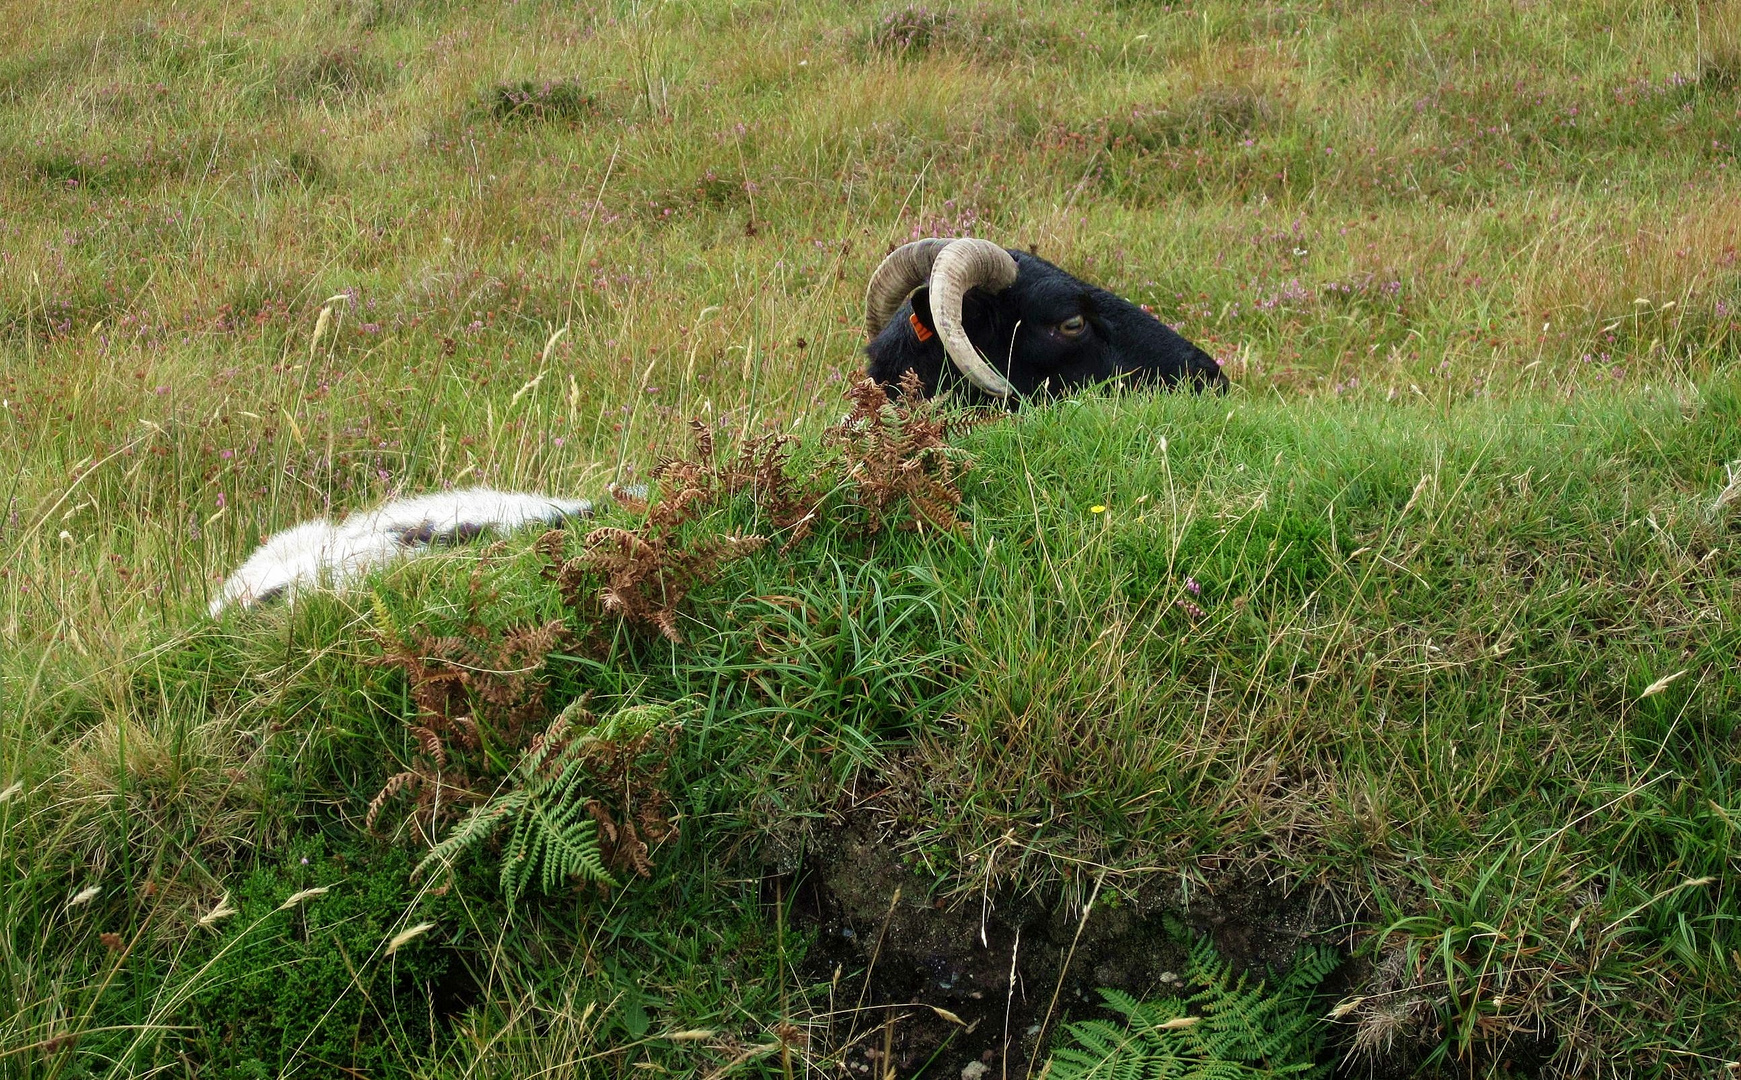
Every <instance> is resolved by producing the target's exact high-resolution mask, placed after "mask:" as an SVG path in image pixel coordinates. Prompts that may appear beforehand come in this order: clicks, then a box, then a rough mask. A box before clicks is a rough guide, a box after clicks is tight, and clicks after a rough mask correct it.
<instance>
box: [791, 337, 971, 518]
mask: <svg viewBox="0 0 1741 1080" xmlns="http://www.w3.org/2000/svg"><path fill="white" fill-rule="evenodd" d="M846 396H847V399H848V400H849V401H851V402H852V405H853V408H852V412H851V413H849V414H848V415H847V417H846V418H845V419H844V420H842V421H841V422H840V423H839V424H837V425H835V426H834V427H832V428H829V429H828V431H827V432H826V433H825V434H824V435H823V440H824V442H825V443H827V444H828V445H831V446H834V447H837V448H838V449H839V451H840V453H841V456H842V458H843V459H844V462H845V465H846V476H845V480H846V486H847V491H848V502H849V503H850V504H851V505H853V506H856V507H857V508H858V509H859V510H860V511H861V512H862V514H863V517H862V519H861V521H860V523H859V527H860V529H861V530H862V531H863V532H864V533H866V534H867V535H869V534H872V533H876V532H878V531H880V530H881V529H882V528H883V527H884V526H885V525H886V524H888V523H889V521H890V519H892V518H895V517H896V515H897V513H898V511H899V510H900V508H901V507H903V506H905V507H906V508H907V509H908V510H909V512H910V514H911V517H909V518H906V519H904V520H899V521H898V527H899V528H903V529H917V528H923V527H925V526H929V527H931V528H934V529H937V530H939V531H942V532H953V531H956V530H957V529H958V528H959V527H960V524H961V520H960V515H959V513H958V508H959V507H960V505H961V489H960V487H959V486H958V480H959V477H960V475H961V473H963V472H965V471H966V469H967V468H968V467H969V462H968V459H967V457H966V455H965V454H964V453H963V452H962V451H961V450H959V449H957V448H956V447H953V446H950V445H949V438H950V437H951V436H952V435H955V434H957V433H959V432H961V431H963V430H966V429H968V428H971V427H975V426H978V425H979V424H984V423H989V422H990V421H992V420H994V419H996V418H997V416H998V415H999V414H996V413H989V412H988V413H984V414H971V415H966V414H954V415H950V414H948V413H945V412H944V411H943V408H942V406H940V405H939V404H938V403H937V402H936V401H935V400H933V399H929V398H926V397H925V396H924V388H923V386H922V385H920V383H919V377H918V376H917V375H915V374H914V373H912V372H910V371H909V372H907V373H906V374H904V375H902V376H901V396H900V397H899V398H897V399H895V400H892V401H891V400H890V398H889V395H888V392H887V391H886V390H885V389H884V388H883V387H882V386H881V385H879V384H878V383H877V382H876V381H875V380H872V379H866V380H864V381H863V382H861V383H859V384H858V385H856V386H854V387H853V388H852V389H851V390H849V391H847V395H846Z"/></svg>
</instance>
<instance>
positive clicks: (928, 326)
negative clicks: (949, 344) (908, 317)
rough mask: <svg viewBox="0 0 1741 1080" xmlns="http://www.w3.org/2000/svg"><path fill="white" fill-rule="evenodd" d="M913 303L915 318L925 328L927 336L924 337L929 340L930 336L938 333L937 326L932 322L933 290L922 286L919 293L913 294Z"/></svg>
mask: <svg viewBox="0 0 1741 1080" xmlns="http://www.w3.org/2000/svg"><path fill="white" fill-rule="evenodd" d="M912 301H913V318H915V319H918V320H919V325H921V326H923V327H924V328H925V335H924V336H925V337H927V338H929V337H930V335H932V334H935V333H936V332H937V324H936V323H934V322H932V321H931V288H930V286H920V287H919V289H918V291H917V292H915V293H913V296H912Z"/></svg>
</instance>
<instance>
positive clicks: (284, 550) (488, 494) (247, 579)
mask: <svg viewBox="0 0 1741 1080" xmlns="http://www.w3.org/2000/svg"><path fill="white" fill-rule="evenodd" d="M591 513H592V503H590V502H588V501H587V500H585V499H557V498H553V497H551V496H549V495H539V494H535V493H532V492H526V491H496V490H495V489H493V488H464V489H461V490H459V491H446V492H442V493H440V494H436V495H418V496H416V497H414V498H409V499H397V500H395V501H393V502H390V503H386V504H385V505H382V506H378V507H375V508H374V509H372V510H359V511H357V512H356V513H354V514H352V515H351V516H349V517H347V518H345V519H344V520H343V521H341V522H339V523H338V524H336V525H335V524H333V523H332V522H330V521H328V520H327V519H325V518H319V519H316V520H314V521H305V522H303V523H302V524H300V525H295V526H292V527H291V528H288V529H285V530H284V531H283V532H280V533H276V534H274V535H273V536H272V538H271V539H269V540H267V541H266V542H265V543H264V544H261V545H260V548H259V550H258V551H255V552H254V554H253V555H250V556H249V557H248V561H247V562H245V563H243V564H242V565H241V566H239V567H237V569H236V572H235V573H233V574H231V575H230V576H229V578H228V579H227V580H226V581H225V582H224V585H223V588H221V589H219V590H218V595H217V596H215V597H213V598H212V602H211V613H212V615H213V616H214V617H215V616H216V615H217V614H218V613H219V612H221V611H223V610H224V609H225V608H226V607H229V606H230V605H232V604H234V605H237V606H239V607H248V606H250V605H252V604H256V603H260V602H262V601H270V600H275V599H279V598H282V599H284V600H285V601H287V602H288V601H289V600H291V599H293V598H294V597H295V595H296V594H297V593H298V592H301V591H303V590H305V589H309V588H314V587H316V586H321V585H325V586H327V587H330V588H335V589H337V588H343V587H344V586H345V585H347V584H349V583H350V582H352V581H354V580H355V579H357V578H359V577H361V576H362V575H364V574H366V573H367V572H368V571H370V570H373V569H375V568H376V567H379V566H383V565H385V564H387V563H389V562H391V561H393V560H395V559H400V558H405V557H408V556H414V555H418V554H421V553H423V552H426V551H428V550H429V549H430V546H431V545H432V544H435V543H448V542H454V541H459V540H467V539H470V538H471V537H473V536H477V535H479V534H481V533H485V532H490V533H505V532H508V531H509V530H512V529H515V528H518V527H520V526H522V525H530V524H533V523H544V524H555V523H558V522H561V521H562V520H564V519H566V518H574V517H587V516H589V515H591Z"/></svg>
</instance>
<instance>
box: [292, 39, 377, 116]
mask: <svg viewBox="0 0 1741 1080" xmlns="http://www.w3.org/2000/svg"><path fill="white" fill-rule="evenodd" d="M391 79H392V69H391V68H390V67H389V66H388V65H387V64H386V63H385V62H383V61H382V60H380V59H379V58H377V57H375V56H372V55H370V54H369V53H366V52H364V51H363V50H362V48H361V47H360V46H357V45H341V46H337V47H334V48H330V49H321V50H318V51H315V52H311V53H307V54H305V55H302V56H299V57H295V58H294V59H291V60H290V61H288V62H287V63H285V64H284V66H283V67H282V69H281V70H280V72H279V75H278V79H277V82H276V85H275V91H276V93H277V95H278V97H279V98H280V99H281V100H285V101H296V102H301V101H319V102H323V103H325V104H329V105H336V104H342V103H346V102H351V101H355V100H357V99H360V98H363V97H366V96H368V95H370V94H373V93H376V92H378V91H379V90H381V89H382V88H383V87H385V86H387V85H388V83H389V82H390V81H391Z"/></svg>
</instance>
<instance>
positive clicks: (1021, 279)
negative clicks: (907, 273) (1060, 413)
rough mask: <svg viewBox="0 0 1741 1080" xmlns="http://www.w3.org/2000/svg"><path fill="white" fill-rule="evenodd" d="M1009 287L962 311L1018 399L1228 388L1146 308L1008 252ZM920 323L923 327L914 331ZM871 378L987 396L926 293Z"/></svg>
mask: <svg viewBox="0 0 1741 1080" xmlns="http://www.w3.org/2000/svg"><path fill="white" fill-rule="evenodd" d="M1010 254H1011V255H1013V256H1015V260H1016V268H1017V270H1018V275H1017V277H1016V281H1015V284H1013V285H1011V286H1010V287H1009V288H1007V289H1005V290H1003V291H1002V292H1000V293H997V294H995V295H994V294H988V293H986V292H984V291H983V290H980V289H972V290H969V292H968V294H967V296H966V297H965V298H964V299H963V301H962V305H961V322H962V325H963V326H964V327H965V328H966V330H967V336H968V337H969V338H970V339H971V340H972V341H973V344H974V345H975V346H977V347H978V348H979V351H980V352H981V353H982V354H984V356H985V358H986V359H987V360H989V361H990V362H991V366H992V367H994V368H996V369H997V370H998V371H999V372H1000V373H1002V374H1003V376H1004V377H1005V378H1006V379H1008V380H1009V381H1010V384H1011V385H1012V386H1014V387H1015V388H1016V392H1017V393H1018V394H1021V395H1022V396H1024V397H1027V396H1031V395H1034V394H1044V393H1059V392H1064V391H1069V390H1071V389H1074V388H1077V387H1081V386H1087V385H1091V384H1095V383H1102V382H1112V383H1114V384H1115V385H1120V386H1132V387H1164V388H1169V389H1170V388H1173V387H1180V386H1184V387H1190V388H1193V389H1199V390H1201V389H1215V390H1224V389H1226V387H1227V377H1226V376H1225V375H1223V374H1222V373H1221V366H1220V365H1219V364H1217V363H1216V362H1215V358H1214V357H1212V356H1210V355H1209V354H1208V353H1206V352H1204V351H1203V350H1202V349H1199V348H1197V346H1195V345H1193V344H1191V343H1190V342H1189V341H1186V340H1185V339H1184V338H1182V337H1180V336H1179V335H1178V334H1176V333H1174V332H1173V331H1172V330H1171V329H1170V328H1169V327H1167V326H1166V325H1165V324H1163V323H1162V322H1161V321H1160V320H1159V319H1157V318H1155V317H1154V316H1153V315H1150V314H1149V313H1148V312H1146V311H1144V310H1143V309H1142V308H1139V307H1137V306H1136V305H1135V304H1133V303H1131V302H1130V301H1128V300H1126V299H1124V298H1123V297H1120V296H1116V295H1114V294H1112V293H1109V292H1107V291H1106V290H1105V289H1102V288H1098V287H1096V286H1094V285H1090V284H1088V283H1087V282H1085V281H1081V280H1079V279H1077V278H1075V277H1072V276H1071V275H1069V274H1067V273H1065V272H1064V271H1063V270H1060V269H1058V268H1057V267H1056V266H1053V265H1052V264H1051V263H1049V262H1047V261H1046V260H1044V259H1042V258H1040V257H1039V256H1037V255H1029V254H1027V253H1026V252H1021V251H1012V252H1010ZM915 318H916V319H917V321H918V323H919V325H920V326H921V327H922V328H923V330H917V329H915V328H914V326H913V320H914V319H915ZM865 351H866V352H867V353H869V355H870V363H869V366H868V371H869V374H870V376H871V378H873V379H876V380H877V381H878V382H880V383H882V384H884V385H885V386H892V385H894V384H895V383H896V382H898V381H899V379H900V377H901V374H902V373H903V372H905V371H907V370H908V369H911V370H913V371H915V372H917V373H918V375H919V378H920V380H921V381H923V382H924V384H925V390H926V392H927V393H930V394H935V393H937V392H938V390H939V389H945V390H951V389H952V390H956V391H957V392H961V393H964V394H966V395H968V396H972V397H979V398H983V397H985V396H986V395H984V394H982V393H981V392H980V391H979V390H978V388H976V387H975V386H974V385H973V384H972V383H970V382H968V381H967V379H966V378H964V377H962V375H961V374H960V373H959V372H957V371H956V370H955V366H954V365H953V364H951V363H950V362H949V360H948V357H947V356H946V355H945V353H944V351H943V342H942V339H940V338H939V337H937V335H936V326H935V324H934V323H933V322H932V321H931V298H930V294H929V290H928V289H923V288H922V289H920V290H919V291H918V292H915V293H914V294H913V296H912V298H911V299H910V300H909V301H908V302H907V303H906V304H903V305H902V306H901V309H900V310H899V311H897V312H895V315H894V318H892V319H890V320H889V324H888V325H887V326H885V327H884V328H883V331H882V333H880V334H878V335H877V337H876V340H874V341H872V342H871V343H870V345H869V346H868V347H867V348H866V350H865Z"/></svg>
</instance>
